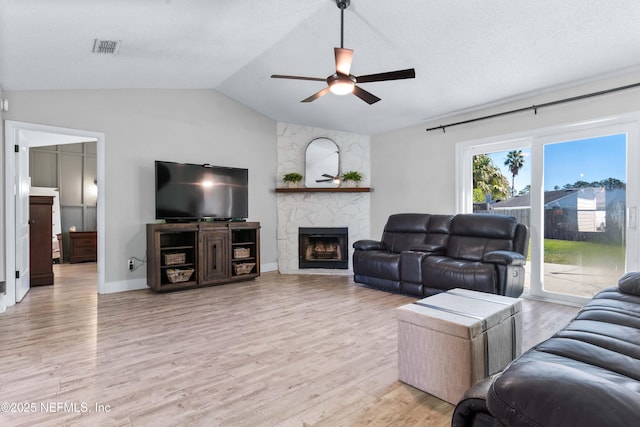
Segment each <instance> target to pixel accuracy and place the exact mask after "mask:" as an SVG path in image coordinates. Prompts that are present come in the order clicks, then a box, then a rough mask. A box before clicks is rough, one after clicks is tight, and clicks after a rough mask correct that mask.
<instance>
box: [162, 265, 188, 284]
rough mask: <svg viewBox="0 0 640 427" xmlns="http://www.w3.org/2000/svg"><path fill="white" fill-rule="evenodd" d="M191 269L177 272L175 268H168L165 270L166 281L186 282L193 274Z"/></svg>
mask: <svg viewBox="0 0 640 427" xmlns="http://www.w3.org/2000/svg"><path fill="white" fill-rule="evenodd" d="M193 271H194V270H193V268H188V269H185V270H178V269H177V268H170V269H168V270H167V279H169V282H171V283H180V282H187V281H188V280H189V278H191V275H192V274H193Z"/></svg>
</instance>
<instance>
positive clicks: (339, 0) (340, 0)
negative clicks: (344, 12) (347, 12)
mask: <svg viewBox="0 0 640 427" xmlns="http://www.w3.org/2000/svg"><path fill="white" fill-rule="evenodd" d="M350 3H351V0H336V4H337V5H338V7H339V8H340V9H346V8H348V7H349V4H350Z"/></svg>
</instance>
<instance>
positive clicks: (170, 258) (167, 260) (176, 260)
mask: <svg viewBox="0 0 640 427" xmlns="http://www.w3.org/2000/svg"><path fill="white" fill-rule="evenodd" d="M186 259H187V254H185V253H184V252H178V253H173V254H164V265H177V264H184V263H185V261H186Z"/></svg>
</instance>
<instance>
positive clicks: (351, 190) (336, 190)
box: [276, 187, 373, 193]
mask: <svg viewBox="0 0 640 427" xmlns="http://www.w3.org/2000/svg"><path fill="white" fill-rule="evenodd" d="M371 191H373V190H372V189H371V188H370V187H335V188H334V187H317V188H312V187H298V188H289V187H282V188H276V193H370V192H371Z"/></svg>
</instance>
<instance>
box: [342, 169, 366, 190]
mask: <svg viewBox="0 0 640 427" xmlns="http://www.w3.org/2000/svg"><path fill="white" fill-rule="evenodd" d="M342 181H343V182H344V184H345V186H347V187H357V186H358V183H359V182H360V181H362V174H361V173H360V172H358V171H349V172H345V173H344V174H343V175H342Z"/></svg>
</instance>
